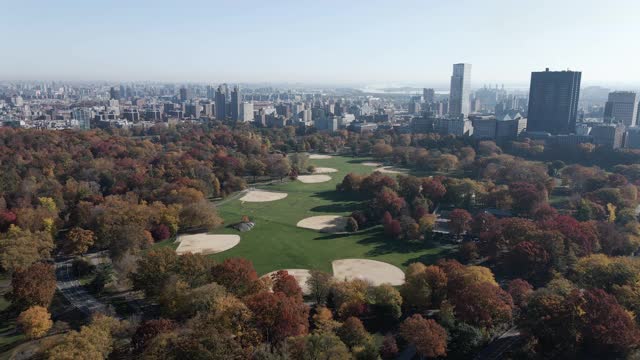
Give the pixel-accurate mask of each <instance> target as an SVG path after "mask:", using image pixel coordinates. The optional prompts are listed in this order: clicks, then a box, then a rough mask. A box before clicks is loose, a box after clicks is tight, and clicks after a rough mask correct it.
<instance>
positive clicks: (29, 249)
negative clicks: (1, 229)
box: [0, 225, 53, 272]
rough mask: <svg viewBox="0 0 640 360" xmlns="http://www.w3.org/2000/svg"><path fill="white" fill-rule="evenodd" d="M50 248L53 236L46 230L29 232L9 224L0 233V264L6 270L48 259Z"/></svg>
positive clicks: (51, 247) (51, 248)
mask: <svg viewBox="0 0 640 360" xmlns="http://www.w3.org/2000/svg"><path fill="white" fill-rule="evenodd" d="M51 250H53V238H52V237H51V234H50V233H48V232H44V231H38V232H31V231H29V230H22V229H21V228H19V227H17V226H15V225H11V226H9V230H8V231H7V232H5V233H1V234H0V266H1V267H2V269H3V270H5V271H8V272H12V271H15V270H16V269H18V268H24V267H28V266H29V265H31V264H33V263H34V262H36V261H39V260H43V259H48V258H49V257H50V256H51Z"/></svg>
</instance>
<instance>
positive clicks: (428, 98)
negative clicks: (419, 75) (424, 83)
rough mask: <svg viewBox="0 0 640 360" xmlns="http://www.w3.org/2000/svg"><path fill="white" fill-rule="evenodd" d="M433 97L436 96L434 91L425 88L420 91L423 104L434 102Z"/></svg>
mask: <svg viewBox="0 0 640 360" xmlns="http://www.w3.org/2000/svg"><path fill="white" fill-rule="evenodd" d="M435 96H436V92H435V90H433V89H427V88H424V89H422V98H423V99H424V102H425V103H427V104H431V103H433V101H434V100H435Z"/></svg>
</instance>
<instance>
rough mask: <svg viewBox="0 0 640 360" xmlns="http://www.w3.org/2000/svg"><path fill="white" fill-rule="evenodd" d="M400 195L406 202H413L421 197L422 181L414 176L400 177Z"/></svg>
mask: <svg viewBox="0 0 640 360" xmlns="http://www.w3.org/2000/svg"><path fill="white" fill-rule="evenodd" d="M398 187H399V190H398V193H399V194H400V196H402V197H403V198H404V199H405V200H406V201H408V202H412V201H413V200H414V199H415V198H416V197H418V196H420V195H421V190H422V188H421V187H422V180H420V179H419V178H417V177H415V176H412V175H399V176H398Z"/></svg>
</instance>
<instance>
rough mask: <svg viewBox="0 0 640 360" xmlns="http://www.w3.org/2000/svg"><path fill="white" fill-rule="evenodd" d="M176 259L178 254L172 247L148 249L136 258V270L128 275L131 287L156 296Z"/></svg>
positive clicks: (170, 272)
mask: <svg viewBox="0 0 640 360" xmlns="http://www.w3.org/2000/svg"><path fill="white" fill-rule="evenodd" d="M177 261H178V256H177V255H176V252H175V251H174V250H173V249H170V248H161V249H158V250H150V251H148V252H147V253H146V254H144V255H143V256H141V257H140V258H139V259H138V261H137V269H136V271H135V272H133V273H131V274H130V275H129V277H130V278H131V282H132V283H133V288H134V289H136V290H142V291H144V293H145V295H146V296H147V297H150V298H154V297H157V296H158V295H160V293H161V292H162V289H163V288H164V286H165V284H166V282H167V280H168V279H169V277H170V276H171V274H172V272H173V269H174V267H175V265H176V263H177Z"/></svg>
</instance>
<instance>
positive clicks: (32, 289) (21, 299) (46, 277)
mask: <svg viewBox="0 0 640 360" xmlns="http://www.w3.org/2000/svg"><path fill="white" fill-rule="evenodd" d="M11 288H12V291H11V299H12V301H13V303H14V304H15V305H16V306H18V307H19V308H27V307H29V306H33V305H39V306H42V307H44V308H48V307H49V305H50V304H51V301H52V300H53V295H54V293H55V291H56V274H55V269H54V267H53V265H51V264H45V263H34V264H33V265H31V266H29V267H27V268H25V269H19V270H16V271H15V272H14V273H13V275H12V277H11Z"/></svg>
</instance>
